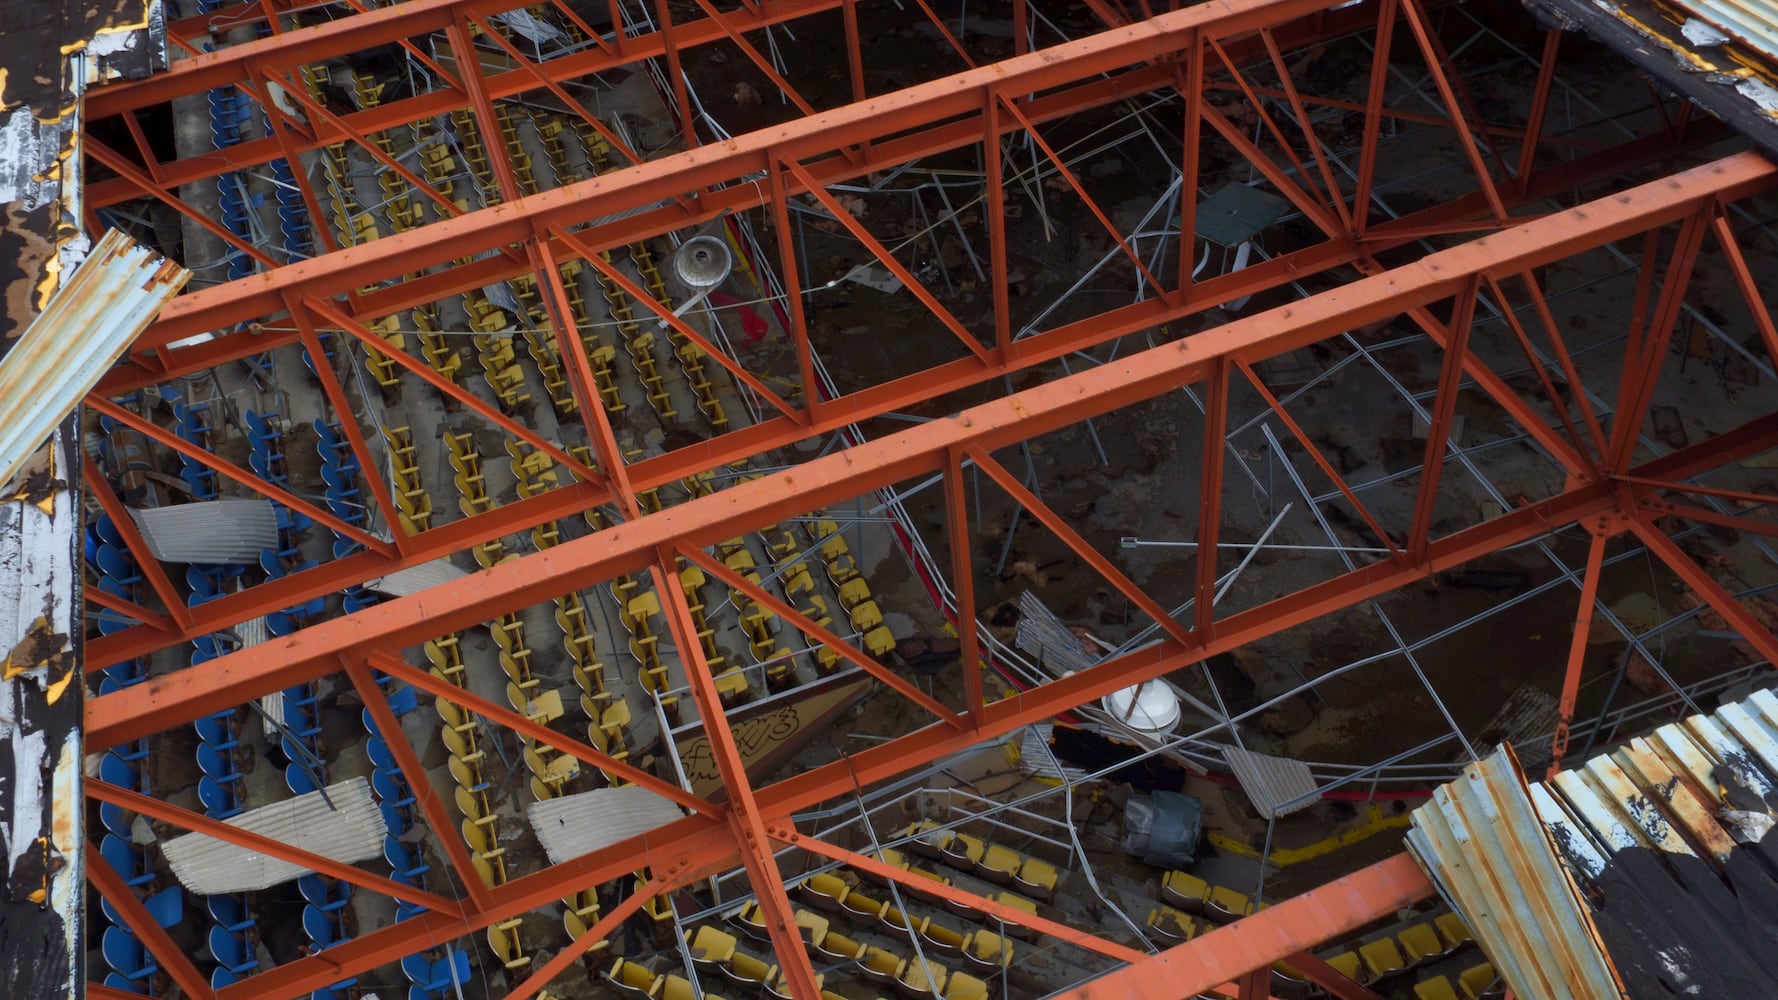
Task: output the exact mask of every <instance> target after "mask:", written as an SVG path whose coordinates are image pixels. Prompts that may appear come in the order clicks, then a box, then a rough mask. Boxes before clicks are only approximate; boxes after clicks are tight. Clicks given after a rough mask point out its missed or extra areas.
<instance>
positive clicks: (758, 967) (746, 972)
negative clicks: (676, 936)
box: [685, 926, 850, 1000]
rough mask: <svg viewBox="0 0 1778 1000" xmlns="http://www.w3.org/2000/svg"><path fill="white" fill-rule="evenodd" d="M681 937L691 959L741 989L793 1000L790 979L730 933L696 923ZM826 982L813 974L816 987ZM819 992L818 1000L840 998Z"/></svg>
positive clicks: (832, 994)
mask: <svg viewBox="0 0 1778 1000" xmlns="http://www.w3.org/2000/svg"><path fill="white" fill-rule="evenodd" d="M685 939H686V950H688V951H690V952H691V959H692V961H693V962H694V963H696V964H698V965H700V966H707V967H712V968H715V969H719V970H721V972H722V974H723V975H724V976H726V977H727V978H728V979H729V980H730V981H732V982H734V983H735V984H736V985H737V986H740V987H742V988H744V989H747V990H759V989H764V990H765V991H766V992H767V993H769V994H771V995H772V996H775V997H780V998H782V1000H794V995H793V994H792V993H791V991H790V981H789V980H788V979H787V978H786V977H785V976H784V973H783V972H782V971H781V970H780V969H779V968H778V966H776V965H772V964H770V963H768V962H766V961H765V960H764V959H762V958H759V957H758V956H756V955H753V954H750V953H748V952H746V951H743V950H741V943H740V942H739V941H737V940H735V936H734V935H733V934H729V933H727V932H725V931H722V930H720V929H718V928H715V927H708V926H699V927H697V928H695V929H694V930H689V931H686V932H685ZM847 960H848V961H850V959H847ZM826 982H827V977H826V976H824V975H821V974H820V973H817V974H816V975H815V985H816V986H817V987H820V986H822V985H823V984H825V983H826ZM706 995H708V994H706ZM821 996H822V1000H843V998H842V997H841V996H840V994H838V993H834V992H832V991H829V990H822V991H821Z"/></svg>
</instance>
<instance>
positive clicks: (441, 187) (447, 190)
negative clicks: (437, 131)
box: [418, 140, 467, 207]
mask: <svg viewBox="0 0 1778 1000" xmlns="http://www.w3.org/2000/svg"><path fill="white" fill-rule="evenodd" d="M418 148H419V150H420V171H421V173H422V174H424V175H425V177H426V183H427V185H428V186H430V187H431V188H432V190H434V191H437V192H438V193H439V194H441V195H443V196H444V197H446V198H449V197H450V196H451V195H452V194H454V193H455V192H456V184H455V179H456V176H457V169H458V168H457V158H456V157H455V156H453V155H451V147H450V146H448V145H446V144H445V143H444V141H443V140H439V141H437V142H422V143H420V145H419V146H418ZM459 207H467V206H459Z"/></svg>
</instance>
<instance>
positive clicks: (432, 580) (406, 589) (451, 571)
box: [365, 559, 469, 597]
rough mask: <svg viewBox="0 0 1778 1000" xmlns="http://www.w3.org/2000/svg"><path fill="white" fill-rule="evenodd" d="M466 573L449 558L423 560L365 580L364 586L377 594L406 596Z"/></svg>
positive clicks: (447, 581)
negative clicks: (414, 564) (373, 578)
mask: <svg viewBox="0 0 1778 1000" xmlns="http://www.w3.org/2000/svg"><path fill="white" fill-rule="evenodd" d="M468 575H469V574H467V573H465V572H463V571H462V570H460V569H458V568H457V567H455V566H453V565H451V561H450V560H449V559H434V560H432V561H431V562H423V563H421V564H419V565H418V566H409V567H408V568H406V569H398V570H396V571H395V572H393V573H390V574H389V575H388V576H381V577H378V578H376V579H375V580H370V581H367V582H366V583H365V586H366V587H369V588H370V589H372V590H374V591H376V592H377V593H379V594H387V595H388V596H390V597H406V596H407V595H409V594H417V593H419V592H420V591H422V590H426V589H428V588H430V587H436V586H438V585H439V584H441V583H449V582H450V581H452V580H455V579H457V578H458V577H461V576H468Z"/></svg>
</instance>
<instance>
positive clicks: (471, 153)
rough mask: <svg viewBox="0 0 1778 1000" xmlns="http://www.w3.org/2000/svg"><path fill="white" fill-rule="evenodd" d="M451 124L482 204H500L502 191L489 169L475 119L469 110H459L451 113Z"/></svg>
mask: <svg viewBox="0 0 1778 1000" xmlns="http://www.w3.org/2000/svg"><path fill="white" fill-rule="evenodd" d="M451 123H452V124H453V125H455V126H456V129H457V146H458V148H459V149H461V150H462V151H463V160H464V162H465V163H466V164H467V165H468V167H469V173H470V174H471V175H472V176H473V177H474V178H475V180H476V187H477V189H478V192H477V193H478V195H479V196H480V198H481V203H482V204H483V205H492V204H495V203H497V202H499V201H500V189H499V188H498V187H496V186H495V184H494V174H493V172H492V171H490V170H489V169H488V154H487V151H486V150H484V149H482V140H481V134H480V131H479V130H478V129H477V128H476V124H475V118H474V117H473V116H472V115H470V113H469V112H468V110H466V109H462V108H459V109H457V110H456V111H453V112H451Z"/></svg>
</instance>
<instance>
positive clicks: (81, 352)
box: [0, 150, 191, 483]
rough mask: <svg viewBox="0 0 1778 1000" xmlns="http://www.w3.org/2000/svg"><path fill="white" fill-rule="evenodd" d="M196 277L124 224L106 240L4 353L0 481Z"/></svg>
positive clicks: (10, 474)
mask: <svg viewBox="0 0 1778 1000" xmlns="http://www.w3.org/2000/svg"><path fill="white" fill-rule="evenodd" d="M4 156H5V152H4V150H0V160H3V159H4ZM189 277H191V272H190V271H187V270H186V269H185V268H183V267H180V266H178V265H177V264H174V263H172V262H170V261H168V260H167V259H166V258H164V257H162V256H160V255H159V254H156V253H154V252H152V251H150V250H148V249H146V248H144V247H140V246H137V245H136V244H135V242H134V241H132V240H131V239H130V238H129V237H128V236H125V235H124V234H123V233H121V232H118V231H117V230H112V231H110V232H108V233H106V234H105V236H104V237H103V238H102V239H100V240H99V242H98V245H96V246H94V247H93V249H92V252H91V253H90V254H88V256H87V258H86V262H85V263H83V264H82V265H81V266H80V269H79V270H78V271H75V272H74V277H73V278H72V280H70V281H68V282H67V284H65V285H63V287H62V289H61V290H60V291H58V292H57V293H56V294H55V296H54V297H53V298H52V299H51V300H50V303H49V308H47V309H45V310H44V311H43V313H42V314H41V315H39V316H38V317H37V319H36V320H34V321H33V322H32V323H31V325H30V326H29V327H28V328H26V330H25V332H24V335H23V336H21V337H19V339H18V341H17V342H16V343H14V344H13V345H12V348H11V350H9V351H7V352H6V357H5V358H4V359H0V483H10V482H11V481H12V478H13V475H14V474H15V473H16V472H18V471H19V469H20V468H21V467H22V466H23V465H24V464H25V462H26V460H27V459H28V458H29V457H30V455H31V454H32V453H33V452H35V451H36V450H37V449H38V447H39V446H41V445H42V444H43V442H44V441H45V440H47V439H48V438H49V435H50V432H51V431H52V430H54V429H55V426H56V425H57V424H58V423H60V422H61V420H62V418H63V417H65V416H67V414H68V412H69V411H70V410H71V409H73V407H74V406H75V404H76V402H77V401H78V400H80V399H81V398H83V397H84V396H85V395H86V394H87V393H88V392H90V391H91V390H92V388H93V386H95V385H97V384H98V381H99V376H101V375H103V374H104V373H105V371H106V370H107V369H108V368H110V367H111V365H112V364H113V363H115V362H116V361H117V359H118V358H119V357H121V356H122V355H123V352H124V351H125V350H126V349H128V347H129V345H130V342H131V341H133V340H135V339H136V336H137V335H138V334H140V333H141V332H142V330H143V328H144V327H146V326H147V325H148V323H149V321H150V320H152V319H153V318H154V317H155V315H156V314H157V313H159V312H160V310H161V307H162V306H164V305H166V304H167V303H168V302H170V301H172V298H173V296H174V295H177V294H178V293H179V290H180V289H181V288H183V287H185V281H186V279H187V278H189Z"/></svg>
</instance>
